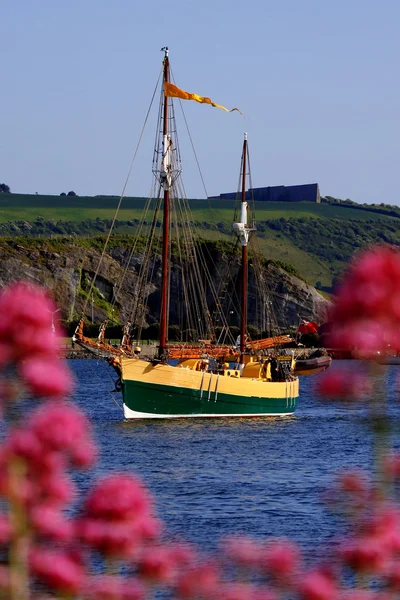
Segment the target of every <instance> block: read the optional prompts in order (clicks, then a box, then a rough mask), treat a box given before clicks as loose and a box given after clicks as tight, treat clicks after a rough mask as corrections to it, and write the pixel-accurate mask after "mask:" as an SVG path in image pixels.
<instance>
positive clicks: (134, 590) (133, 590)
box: [82, 575, 146, 600]
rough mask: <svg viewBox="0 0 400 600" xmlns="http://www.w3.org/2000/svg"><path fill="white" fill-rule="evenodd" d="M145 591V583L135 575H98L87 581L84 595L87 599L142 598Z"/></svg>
mask: <svg viewBox="0 0 400 600" xmlns="http://www.w3.org/2000/svg"><path fill="white" fill-rule="evenodd" d="M145 592H146V590H145V588H144V586H143V584H142V583H141V582H140V581H139V580H137V579H134V578H133V577H120V576H118V575H98V576H93V577H90V578H89V579H88V580H87V581H86V583H85V588H84V590H83V594H82V595H83V598H85V600H141V598H143V597H144V596H145Z"/></svg>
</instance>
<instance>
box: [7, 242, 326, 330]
mask: <svg viewBox="0 0 400 600" xmlns="http://www.w3.org/2000/svg"><path fill="white" fill-rule="evenodd" d="M96 245H98V248H99V249H96ZM112 246H113V247H112V249H111V250H110V251H109V253H108V254H106V255H105V256H104V257H103V259H102V261H101V266H100V269H99V272H98V276H97V280H96V285H95V286H94V288H93V290H92V291H91V293H90V294H89V291H90V282H91V280H92V279H93V276H94V274H95V272H96V270H97V268H98V265H99V262H100V257H101V249H100V248H101V245H100V243H98V244H96V243H95V240H94V241H92V242H91V243H89V241H88V240H82V239H57V240H40V239H39V240H28V239H24V240H22V241H16V240H2V241H1V242H0V287H1V288H2V287H4V286H5V285H7V284H8V283H10V282H12V281H15V280H20V279H26V280H30V281H33V282H36V283H38V284H41V285H43V286H45V287H46V288H47V289H48V290H49V292H50V294H51V295H52V296H53V298H54V300H55V302H56V304H57V306H59V307H60V308H61V314H62V319H63V321H64V322H65V323H71V322H74V321H76V320H77V319H78V318H79V317H80V316H81V315H82V314H83V312H84V313H85V315H86V317H87V320H88V321H94V322H101V321H103V320H104V319H105V318H106V317H108V318H113V319H114V320H115V321H116V322H124V321H126V320H127V319H128V318H129V316H130V311H131V307H132V303H133V300H134V297H135V293H136V291H135V290H136V281H137V273H138V272H139V270H140V266H141V264H142V261H143V257H142V256H141V255H140V254H137V255H134V256H130V249H129V248H128V247H126V246H125V245H123V244H118V243H114V244H113V245H112ZM128 259H129V266H128V267H127V268H126V262H127V260H128ZM226 260H227V257H226V256H225V255H224V253H223V252H220V251H219V252H216V254H215V257H214V261H213V263H212V265H211V269H210V270H211V275H212V278H213V280H214V282H215V283H216V284H218V280H219V278H220V277H221V273H222V271H223V270H224V267H225V263H226ZM151 268H152V270H153V272H154V274H155V277H154V279H153V283H152V284H149V286H148V290H147V292H148V294H149V295H148V300H147V317H146V318H147V323H148V324H151V323H154V322H157V321H158V318H159V314H158V299H159V284H160V281H161V276H160V265H159V262H158V261H157V260H154V261H153V263H152V264H151ZM237 270H238V266H237ZM264 270H265V272H264V280H265V281H266V282H267V283H266V285H267V286H268V290H269V291H268V307H269V308H270V309H271V311H272V310H273V321H274V323H275V324H276V325H277V327H280V328H282V329H285V328H288V327H290V326H293V325H296V324H297V323H298V321H299V317H302V318H306V319H312V320H318V321H320V322H321V321H323V319H324V315H325V313H326V309H327V304H328V302H327V301H326V300H325V299H324V298H323V297H322V296H321V295H320V294H319V293H318V292H317V291H316V290H315V289H314V288H313V287H312V286H310V285H308V284H307V283H305V282H304V281H302V280H301V279H299V278H298V277H295V276H293V275H290V274H289V273H287V272H285V271H284V270H282V269H280V268H279V267H277V266H276V265H274V264H269V265H266V266H265V269H264ZM124 273H125V277H123V274H124ZM180 280H181V265H180V264H179V263H178V262H176V263H173V265H172V269H171V301H170V305H171V307H172V314H171V317H170V324H172V323H174V322H175V323H176V322H177V318H178V315H177V307H178V305H179V293H178V289H179V286H180V285H181V281H180ZM121 281H122V284H121ZM174 307H175V310H174ZM256 307H257V300H256V284H255V278H254V274H253V272H252V269H250V272H249V306H248V309H249V323H250V324H252V323H253V324H254V325H256V323H255V319H256ZM271 319H272V316H271ZM233 320H234V321H233V322H232V324H236V322H235V321H236V315H235V314H233ZM271 323H272V321H271V322H270V323H269V325H270V326H271Z"/></svg>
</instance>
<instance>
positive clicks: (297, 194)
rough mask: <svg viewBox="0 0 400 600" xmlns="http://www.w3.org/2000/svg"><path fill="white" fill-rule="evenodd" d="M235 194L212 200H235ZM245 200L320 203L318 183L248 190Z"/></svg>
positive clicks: (223, 195)
mask: <svg viewBox="0 0 400 600" xmlns="http://www.w3.org/2000/svg"><path fill="white" fill-rule="evenodd" d="M236 196H237V192H231V193H227V194H220V195H219V196H213V198H220V199H221V200H235V198H236ZM246 200H248V201H251V200H254V202H321V195H320V193H319V185H318V183H306V184H304V185H276V186H273V187H260V188H250V189H249V190H248V191H247V192H246Z"/></svg>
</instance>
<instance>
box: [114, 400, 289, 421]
mask: <svg viewBox="0 0 400 600" xmlns="http://www.w3.org/2000/svg"><path fill="white" fill-rule="evenodd" d="M293 414H294V412H290V413H289V412H284V413H256V414H254V413H248V414H242V413H236V414H232V413H227V414H226V415H225V414H207V415H205V414H197V415H162V414H157V415H155V414H153V413H144V412H138V411H136V410H131V409H130V408H128V407H127V406H126V404H124V416H125V419H207V418H213V419H218V418H219V417H289V416H291V415H293Z"/></svg>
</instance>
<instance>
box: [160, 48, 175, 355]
mask: <svg viewBox="0 0 400 600" xmlns="http://www.w3.org/2000/svg"><path fill="white" fill-rule="evenodd" d="M163 50H164V52H165V56H164V63H163V64H164V83H165V82H168V81H169V59H168V48H163ZM171 143H172V142H171V137H170V136H169V135H168V98H167V97H166V96H165V91H164V108H163V142H162V144H163V149H162V163H161V172H160V179H161V183H162V186H163V188H164V217H163V239H162V256H161V264H162V267H161V309H160V346H159V356H163V355H164V354H165V351H166V348H167V312H168V250H169V200H170V199H169V191H170V187H171V170H172V165H171V156H170V154H171V153H170V146H171Z"/></svg>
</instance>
